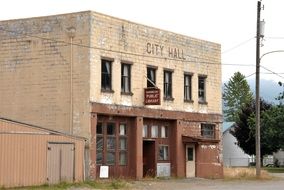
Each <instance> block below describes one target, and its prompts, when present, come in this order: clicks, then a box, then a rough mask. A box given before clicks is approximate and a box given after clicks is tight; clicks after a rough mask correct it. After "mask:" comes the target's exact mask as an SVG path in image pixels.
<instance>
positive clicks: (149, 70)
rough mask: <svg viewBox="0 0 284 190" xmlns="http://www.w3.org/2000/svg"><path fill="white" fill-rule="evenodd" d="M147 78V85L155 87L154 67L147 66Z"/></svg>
mask: <svg viewBox="0 0 284 190" xmlns="http://www.w3.org/2000/svg"><path fill="white" fill-rule="evenodd" d="M147 78H148V79H147V87H155V85H154V84H156V82H155V78H156V77H155V69H153V68H149V67H148V68H147ZM150 81H151V82H150Z"/></svg>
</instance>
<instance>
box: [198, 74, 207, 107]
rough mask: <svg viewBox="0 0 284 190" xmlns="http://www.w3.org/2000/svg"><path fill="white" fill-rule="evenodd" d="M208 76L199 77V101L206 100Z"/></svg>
mask: <svg viewBox="0 0 284 190" xmlns="http://www.w3.org/2000/svg"><path fill="white" fill-rule="evenodd" d="M205 90H206V77H203V76H199V77H198V101H199V102H201V103H202V102H203V103H204V102H206V91H205Z"/></svg>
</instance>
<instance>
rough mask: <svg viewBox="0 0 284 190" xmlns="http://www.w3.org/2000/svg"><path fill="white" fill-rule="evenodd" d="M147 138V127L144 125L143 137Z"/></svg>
mask: <svg viewBox="0 0 284 190" xmlns="http://www.w3.org/2000/svg"><path fill="white" fill-rule="evenodd" d="M147 136H148V126H147V125H144V126H143V137H147Z"/></svg>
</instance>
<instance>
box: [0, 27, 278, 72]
mask: <svg viewBox="0 0 284 190" xmlns="http://www.w3.org/2000/svg"><path fill="white" fill-rule="evenodd" d="M0 30H1V31H4V32H9V33H15V34H19V35H22V36H26V37H31V38H37V39H41V40H48V41H52V42H57V43H64V44H67V45H71V44H72V45H75V46H79V47H83V48H90V49H96V50H101V51H109V52H115V53H121V54H127V55H134V56H143V57H148V58H155V59H163V60H174V61H181V62H188V63H200V64H216V65H221V66H240V67H254V66H255V65H253V64H230V63H221V64H219V63H218V62H208V61H196V60H179V59H174V58H168V57H155V56H151V55H143V54H138V53H130V52H122V51H118V50H110V49H105V48H101V47H96V46H88V45H84V44H78V43H74V42H73V43H70V42H66V41H62V40H56V39H52V38H47V37H41V36H35V35H30V34H23V33H21V32H16V31H11V30H6V29H4V28H3V27H0ZM252 39H253V38H250V39H249V40H246V41H245V42H249V41H250V40H252ZM245 42H243V43H241V44H239V45H238V46H241V45H242V44H245ZM234 48H237V46H236V47H234ZM231 49H232V48H231ZM227 51H228V50H227ZM190 58H192V59H200V58H199V57H190ZM273 74H275V73H273ZM276 74H277V73H276Z"/></svg>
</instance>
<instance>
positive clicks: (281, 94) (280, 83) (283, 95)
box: [276, 81, 284, 100]
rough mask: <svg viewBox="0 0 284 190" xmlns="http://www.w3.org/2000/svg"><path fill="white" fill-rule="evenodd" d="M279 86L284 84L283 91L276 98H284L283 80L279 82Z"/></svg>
mask: <svg viewBox="0 0 284 190" xmlns="http://www.w3.org/2000/svg"><path fill="white" fill-rule="evenodd" d="M278 84H279V86H281V87H282V86H283V92H280V93H279V96H278V97H277V98H276V100H284V84H283V83H282V82H280V81H279V82H278Z"/></svg>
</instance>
